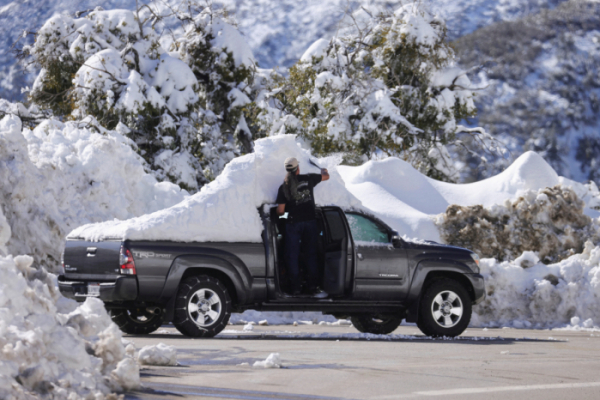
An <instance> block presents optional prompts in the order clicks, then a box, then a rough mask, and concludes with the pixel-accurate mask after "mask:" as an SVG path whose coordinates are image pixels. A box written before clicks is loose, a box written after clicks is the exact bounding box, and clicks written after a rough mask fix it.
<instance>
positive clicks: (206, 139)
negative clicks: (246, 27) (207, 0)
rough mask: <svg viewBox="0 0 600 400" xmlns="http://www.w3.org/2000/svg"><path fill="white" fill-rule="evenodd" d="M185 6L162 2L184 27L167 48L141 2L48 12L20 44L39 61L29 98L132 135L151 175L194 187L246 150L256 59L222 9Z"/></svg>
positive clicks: (152, 13)
mask: <svg viewBox="0 0 600 400" xmlns="http://www.w3.org/2000/svg"><path fill="white" fill-rule="evenodd" d="M188 5H189V7H186V8H185V10H183V11H181V10H177V9H173V8H167V9H166V10H165V11H166V13H165V14H167V16H168V18H170V19H171V22H173V21H177V22H178V23H179V24H181V27H182V30H176V31H170V33H171V34H172V40H171V43H172V48H170V49H169V50H170V52H168V51H167V50H165V49H164V48H163V47H162V46H161V37H160V34H159V33H158V32H157V30H155V25H156V22H157V21H160V20H162V19H163V18H165V16H163V15H162V14H161V13H160V12H159V10H158V9H153V8H151V6H148V5H144V6H142V7H141V8H139V9H138V10H137V11H133V12H132V11H129V10H110V11H104V10H102V9H101V8H100V7H98V8H96V9H95V10H93V11H92V12H89V13H88V14H87V15H85V16H84V17H80V16H77V17H76V18H72V17H69V16H66V15H57V16H54V17H52V18H51V19H50V20H48V21H47V22H46V23H45V24H44V25H43V26H42V28H41V29H40V31H39V32H38V33H37V36H36V41H35V43H34V45H33V46H32V47H31V48H27V49H25V50H26V51H27V52H28V53H29V54H31V55H32V56H33V58H34V59H35V61H36V62H37V63H38V64H39V65H40V66H41V72H40V74H39V76H38V78H37V79H36V82H35V84H34V86H33V89H32V92H31V100H32V101H33V102H34V103H35V104H38V105H40V106H42V107H44V108H50V109H52V110H53V111H54V113H55V115H57V116H60V117H63V118H69V119H77V120H81V119H83V118H85V117H86V116H87V115H92V116H93V117H94V118H95V119H96V120H97V121H98V122H99V123H100V124H101V125H102V126H103V127H105V128H107V129H116V130H118V131H119V132H121V133H123V134H125V135H127V136H129V137H130V138H132V139H133V140H134V143H135V144H136V146H137V150H138V151H139V153H140V154H141V155H142V156H143V157H144V159H145V160H146V161H147V162H148V165H149V168H150V169H151V170H152V171H153V173H154V175H156V176H157V178H159V179H161V180H166V179H168V180H171V181H172V182H175V183H177V184H179V185H180V186H181V187H183V188H185V189H187V190H190V191H192V192H193V191H196V190H198V189H199V188H200V187H201V186H202V185H203V184H204V183H206V182H207V181H209V180H211V179H213V178H214V177H215V176H216V175H218V174H219V173H220V172H221V170H222V169H223V167H224V166H225V164H226V163H227V162H228V161H229V160H231V159H232V158H233V157H235V156H237V155H239V154H241V153H245V152H249V151H252V147H251V139H252V138H253V133H252V130H251V127H254V126H255V124H253V123H248V121H247V119H246V117H245V115H244V113H247V115H248V116H249V117H250V119H249V120H250V121H252V118H253V117H254V116H256V115H257V111H255V110H253V102H252V100H251V98H252V97H253V96H254V95H255V94H256V93H257V92H256V90H255V88H254V86H252V85H253V77H254V73H255V70H256V68H255V62H254V58H253V56H252V53H251V51H250V50H249V47H248V46H247V44H246V43H245V41H244V39H243V37H242V36H241V34H240V33H239V32H238V31H237V29H236V28H235V26H233V25H232V24H231V23H228V21H226V14H225V13H223V12H221V13H217V12H216V11H214V10H213V9H212V7H206V6H198V5H196V4H195V2H193V1H192V2H189V4H188ZM229 22H230V21H229ZM174 32H175V33H174ZM176 32H183V34H179V35H177V33H176ZM255 131H256V130H255Z"/></svg>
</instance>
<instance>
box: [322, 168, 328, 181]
mask: <svg viewBox="0 0 600 400" xmlns="http://www.w3.org/2000/svg"><path fill="white" fill-rule="evenodd" d="M327 180H329V172H328V171H327V168H321V182H323V181H327Z"/></svg>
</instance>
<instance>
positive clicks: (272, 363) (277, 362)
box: [252, 353, 281, 368]
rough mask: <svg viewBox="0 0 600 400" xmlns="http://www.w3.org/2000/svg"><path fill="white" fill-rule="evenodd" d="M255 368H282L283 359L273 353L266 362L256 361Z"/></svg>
mask: <svg viewBox="0 0 600 400" xmlns="http://www.w3.org/2000/svg"><path fill="white" fill-rule="evenodd" d="M252 367H253V368H281V357H280V356H279V353H271V354H269V357H267V359H266V360H264V361H256V362H255V363H254V364H253V365H252Z"/></svg>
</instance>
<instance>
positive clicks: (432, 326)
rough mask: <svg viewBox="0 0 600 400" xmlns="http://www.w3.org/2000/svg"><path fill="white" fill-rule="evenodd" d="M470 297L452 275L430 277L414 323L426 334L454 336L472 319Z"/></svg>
mask: <svg viewBox="0 0 600 400" xmlns="http://www.w3.org/2000/svg"><path fill="white" fill-rule="evenodd" d="M471 312H472V307H471V299H470V298H469V294H468V293H467V290H466V289H465V288H464V287H463V285H461V284H460V283H459V282H457V281H455V280H452V279H440V280H436V281H433V282H432V283H431V284H430V285H429V286H427V288H426V289H425V292H424V293H423V296H422V297H421V302H420V304H419V317H418V320H417V326H418V327H419V329H420V330H421V332H423V333H424V334H425V335H427V336H433V337H440V336H447V337H455V336H458V335H460V334H461V333H463V332H464V331H465V329H467V326H468V325H469V322H470V321H471Z"/></svg>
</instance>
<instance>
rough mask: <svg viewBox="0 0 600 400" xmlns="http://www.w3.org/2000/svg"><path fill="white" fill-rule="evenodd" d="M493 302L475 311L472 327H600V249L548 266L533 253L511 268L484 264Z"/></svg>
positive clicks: (591, 247)
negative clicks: (576, 325)
mask: <svg viewBox="0 0 600 400" xmlns="http://www.w3.org/2000/svg"><path fill="white" fill-rule="evenodd" d="M480 267H481V273H482V275H483V276H484V277H485V282H486V290H487V293H488V295H487V297H486V299H485V300H484V301H483V302H482V303H480V304H478V305H476V306H474V308H473V311H474V313H475V314H474V315H473V318H472V319H471V325H472V326H489V327H497V326H513V327H515V328H536V329H539V328H551V327H558V326H565V325H567V324H569V323H571V324H574V323H577V324H585V325H584V326H589V327H593V326H597V325H600V247H594V245H593V244H592V243H591V242H587V243H586V244H585V248H584V251H583V253H581V254H575V255H573V256H571V257H569V258H567V259H566V260H563V261H561V262H559V263H556V264H551V265H544V264H542V263H541V262H539V258H538V257H537V256H536V255H535V254H534V253H532V252H526V253H524V254H523V255H522V256H521V257H519V258H517V259H516V260H514V261H511V262H498V261H497V260H494V259H482V260H481V264H480Z"/></svg>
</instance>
